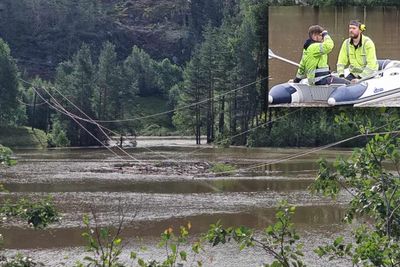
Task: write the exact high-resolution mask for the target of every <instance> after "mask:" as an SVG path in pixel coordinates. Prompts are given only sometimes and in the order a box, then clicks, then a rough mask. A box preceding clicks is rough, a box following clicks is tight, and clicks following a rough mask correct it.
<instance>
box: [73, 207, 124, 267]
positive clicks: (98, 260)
mask: <svg viewBox="0 0 400 267" xmlns="http://www.w3.org/2000/svg"><path fill="white" fill-rule="evenodd" d="M94 216H95V215H94ZM95 222H96V218H95ZM83 224H84V225H85V228H86V230H85V232H83V233H82V237H83V238H84V239H85V240H86V244H87V245H86V250H87V251H88V252H91V253H93V255H94V256H93V257H91V256H86V257H85V258H84V259H83V260H84V261H85V262H87V264H86V265H85V264H83V263H80V262H78V263H77V264H76V266H77V267H83V266H87V267H89V266H94V267H100V266H102V267H122V266H124V265H123V264H122V263H120V260H119V256H120V255H121V252H122V239H121V238H120V237H119V234H120V231H121V226H122V222H121V223H120V225H119V228H118V230H117V231H116V233H113V232H112V229H111V228H110V227H98V225H97V223H96V225H95V226H94V227H92V226H91V225H90V219H89V216H88V215H84V217H83Z"/></svg>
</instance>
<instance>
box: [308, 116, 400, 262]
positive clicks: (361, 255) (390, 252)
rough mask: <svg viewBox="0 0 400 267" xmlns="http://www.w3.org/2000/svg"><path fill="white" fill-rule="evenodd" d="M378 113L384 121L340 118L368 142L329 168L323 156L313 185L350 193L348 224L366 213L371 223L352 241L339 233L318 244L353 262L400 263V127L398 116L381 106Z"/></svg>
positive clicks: (327, 252) (322, 249) (323, 252)
mask: <svg viewBox="0 0 400 267" xmlns="http://www.w3.org/2000/svg"><path fill="white" fill-rule="evenodd" d="M380 112H381V113H380V114H379V115H380V116H379V117H381V118H384V119H385V120H386V123H385V124H384V125H383V126H381V127H376V126H374V123H373V122H371V121H367V122H363V121H357V120H355V121H353V120H351V119H349V118H347V117H345V116H342V117H341V118H340V119H343V120H344V121H346V122H347V123H354V124H356V125H358V126H359V127H358V128H359V130H360V133H361V134H364V135H365V137H366V139H367V140H368V142H367V144H366V146H365V147H363V148H360V149H356V150H355V151H354V152H353V154H352V155H351V156H350V157H349V158H348V159H346V160H345V159H338V160H337V161H336V163H335V164H334V169H333V170H332V169H331V168H330V167H328V166H327V163H326V161H321V163H320V166H321V169H320V173H319V175H318V177H317V179H316V181H315V182H314V184H313V185H312V189H313V190H314V191H315V192H322V193H324V194H325V195H330V196H333V197H335V196H337V194H338V193H339V188H344V189H345V190H346V191H347V192H348V193H349V194H351V196H352V199H351V201H350V206H349V208H348V210H347V214H346V217H345V220H346V221H347V222H349V223H351V222H352V221H353V220H354V219H355V218H359V219H362V218H364V219H366V220H367V221H369V223H368V224H367V225H370V226H369V227H367V226H362V227H359V228H358V229H357V230H356V232H355V234H354V238H355V244H353V245H351V244H347V245H345V244H343V239H340V238H339V239H337V240H336V241H335V242H334V244H333V245H328V246H325V247H320V248H318V249H317V250H316V252H317V254H318V255H320V256H326V255H330V259H332V258H335V257H345V256H346V257H349V258H351V259H352V261H353V263H354V264H355V265H357V266H395V265H397V264H399V263H400V253H399V248H398V247H399V240H400V210H399V208H400V191H399V186H400V180H399V176H400V172H399V170H400V168H399V167H400V166H399V164H400V154H399V151H400V150H399V149H400V139H399V138H398V137H397V134H393V133H392V132H393V131H394V132H397V131H398V120H399V118H398V116H397V115H396V114H387V113H385V110H381V111H380ZM377 131H379V132H383V133H381V134H378V133H376V132H377ZM374 132H375V133H374ZM369 136H371V137H369ZM391 170H395V171H394V172H393V171H391Z"/></svg>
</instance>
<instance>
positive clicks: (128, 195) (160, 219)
mask: <svg viewBox="0 0 400 267" xmlns="http://www.w3.org/2000/svg"><path fill="white" fill-rule="evenodd" d="M166 143H167V144H166ZM128 151H129V153H130V154H131V155H133V156H134V157H135V158H137V159H138V160H139V161H140V162H127V161H126V162H125V161H121V160H120V159H118V158H117V157H116V156H115V155H113V154H111V153H110V152H109V151H107V150H105V149H101V148H96V149H93V148H91V149H89V148H85V149H53V150H16V151H15V152H16V156H17V157H18V164H17V165H16V166H14V167H11V168H8V169H7V170H2V171H1V174H0V177H1V179H0V182H2V183H3V184H4V185H5V187H6V188H7V189H8V190H9V191H10V193H8V194H6V193H3V194H2V195H1V198H2V199H4V198H6V197H10V196H11V197H43V196H46V195H51V196H53V198H54V202H55V203H56V206H57V208H58V209H59V211H60V212H61V214H62V220H61V221H60V222H59V223H56V224H53V225H51V226H50V227H49V228H48V229H46V230H34V229H31V228H29V227H27V226H26V224H24V223H23V222H7V223H5V224H3V226H2V228H1V233H2V234H3V235H4V238H5V243H4V247H5V249H6V253H7V254H9V255H12V254H13V253H15V252H16V251H22V252H24V253H26V254H29V255H31V256H32V257H33V258H35V259H37V260H39V261H41V262H43V263H45V264H46V265H48V266H65V265H67V266H70V265H73V264H74V262H75V261H76V260H79V259H82V258H83V257H84V256H85V255H86V254H85V250H84V248H83V246H84V245H85V243H84V240H83V239H82V237H81V233H82V231H83V224H82V216H83V215H84V214H86V213H90V212H91V211H92V210H94V211H95V213H96V215H97V217H98V218H99V219H98V220H99V224H100V225H103V226H105V225H116V223H117V222H118V217H119V215H120V213H119V212H118V210H119V207H120V208H121V209H122V210H123V212H124V216H125V220H124V229H123V232H122V237H123V239H124V242H125V243H124V244H125V250H124V253H123V255H122V259H123V260H125V261H129V251H131V250H139V248H140V247H141V246H146V247H147V250H146V251H143V252H141V253H139V255H141V256H143V257H145V258H146V257H147V258H157V259H161V258H162V255H164V254H163V253H164V252H163V250H161V249H159V248H158V247H157V246H156V245H157V243H158V241H159V236H160V233H161V232H163V231H164V230H165V229H166V228H168V227H173V228H174V229H178V227H179V226H180V225H186V224H187V223H188V222H191V224H192V229H191V235H192V237H193V238H196V237H198V236H199V235H200V234H201V233H203V232H205V231H206V230H207V229H208V227H209V225H210V224H212V223H215V222H216V221H218V220H220V221H221V222H222V223H223V224H224V225H226V226H240V225H246V226H250V227H254V228H256V229H257V230H262V229H263V228H264V227H265V226H267V225H268V224H270V223H272V222H273V221H274V213H275V208H276V206H277V204H278V203H279V201H281V200H288V201H289V203H291V204H294V205H296V206H297V212H296V214H295V216H294V218H293V221H294V223H295V226H296V228H297V229H298V231H299V232H300V234H301V235H302V238H303V239H302V242H303V243H304V244H305V252H306V255H307V260H306V261H307V262H308V263H309V264H310V265H311V266H333V265H335V264H337V266H340V265H341V264H342V263H341V262H336V263H329V264H328V265H324V264H326V263H324V262H322V261H320V260H319V259H318V258H317V257H316V256H315V255H314V253H313V252H312V250H313V249H314V248H315V247H316V246H317V245H318V244H323V243H324V242H328V240H329V239H330V238H331V237H332V236H337V235H339V234H346V233H348V231H349V229H350V228H349V226H347V225H344V224H342V222H341V220H342V218H343V216H344V211H345V210H344V206H345V204H346V202H347V201H348V196H346V195H344V194H343V195H341V196H340V197H339V199H338V200H337V201H332V200H330V199H327V198H323V197H320V196H315V195H311V194H310V193H309V192H308V190H307V188H308V186H309V185H310V183H311V182H312V180H313V179H314V178H315V174H316V170H317V164H316V161H317V160H318V159H319V158H320V157H326V158H328V159H329V160H334V159H335V158H336V157H337V156H338V155H343V156H347V155H349V154H350V151H349V150H325V151H323V152H322V153H319V154H310V155H307V156H303V157H299V158H296V159H293V160H290V161H284V162H280V163H279V164H269V163H268V162H271V161H274V160H277V159H283V158H286V157H288V156H290V155H295V154H300V153H304V152H306V151H308V149H272V148H245V147H235V148H225V149H221V148H213V147H206V146H202V147H201V148H197V147H195V146H191V145H189V144H187V143H182V144H180V143H175V141H171V140H169V141H165V140H163V141H162V142H160V143H159V144H157V142H156V141H154V140H151V142H149V143H146V142H145V141H143V142H142V144H140V142H139V146H138V147H137V148H131V149H129V150H128ZM166 158H167V159H168V160H167V159H166ZM124 159H127V158H124ZM216 162H220V163H221V162H223V163H228V164H230V165H233V166H235V167H236V171H235V172H232V173H230V174H228V175H227V176H217V175H215V174H214V173H213V172H212V171H211V170H210V168H211V166H212V165H213V164H214V163H216ZM263 163H267V164H265V165H264V166H261V165H262V164H263ZM256 165H257V168H254V169H252V168H251V167H252V166H256ZM203 254H204V255H202V257H203V263H204V265H205V266H258V265H260V264H262V263H263V262H267V261H268V260H269V258H268V257H266V256H265V255H264V254H263V253H262V251H259V250H254V249H252V250H245V251H243V252H240V253H239V251H238V248H237V247H236V246H234V245H233V244H229V245H227V246H223V247H217V248H208V249H206V252H204V253H203ZM332 264H333V265H332ZM188 266H189V265H188Z"/></svg>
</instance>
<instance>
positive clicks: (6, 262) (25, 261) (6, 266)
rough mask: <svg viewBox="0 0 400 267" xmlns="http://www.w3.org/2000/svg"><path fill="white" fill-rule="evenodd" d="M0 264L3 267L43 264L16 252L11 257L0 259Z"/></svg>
mask: <svg viewBox="0 0 400 267" xmlns="http://www.w3.org/2000/svg"><path fill="white" fill-rule="evenodd" d="M0 264H1V266H3V267H37V266H44V264H43V263H40V262H35V261H34V260H33V259H32V258H30V257H27V256H24V255H22V254H17V255H15V256H14V257H12V258H5V257H3V259H1V260H0Z"/></svg>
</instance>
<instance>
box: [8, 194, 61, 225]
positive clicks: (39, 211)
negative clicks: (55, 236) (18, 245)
mask: <svg viewBox="0 0 400 267" xmlns="http://www.w3.org/2000/svg"><path fill="white" fill-rule="evenodd" d="M0 214H1V216H2V218H3V217H5V218H11V217H17V218H20V219H23V220H25V221H26V222H27V223H28V224H29V225H31V226H33V227H34V228H45V227H47V226H48V225H49V224H51V223H54V222H58V221H59V220H60V216H59V214H58V212H57V210H56V208H55V206H54V204H53V200H52V198H51V197H48V198H47V199H43V200H38V201H35V200H29V199H24V198H22V199H20V200H18V201H17V202H13V201H10V200H6V201H5V203H4V204H3V205H2V207H1V208H0Z"/></svg>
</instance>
